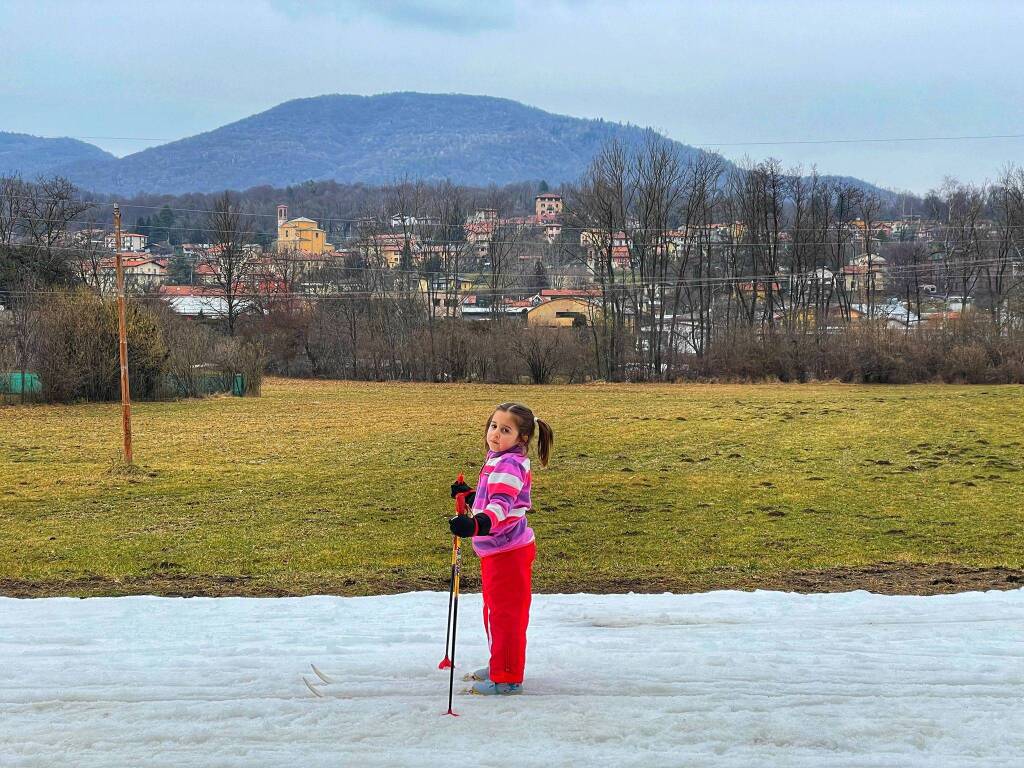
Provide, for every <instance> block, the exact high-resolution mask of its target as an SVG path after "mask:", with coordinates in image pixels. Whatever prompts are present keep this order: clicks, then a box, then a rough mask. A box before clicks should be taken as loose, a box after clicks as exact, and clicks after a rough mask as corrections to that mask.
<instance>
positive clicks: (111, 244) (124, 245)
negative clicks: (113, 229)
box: [103, 232, 149, 253]
mask: <svg viewBox="0 0 1024 768" xmlns="http://www.w3.org/2000/svg"><path fill="white" fill-rule="evenodd" d="M148 243H149V238H148V237H146V236H145V235H140V234H138V233H137V232H122V233H121V252H122V253H123V252H124V251H131V252H132V253H141V252H142V251H145V250H146V245H147V244H148ZM103 245H104V247H105V248H106V249H107V250H108V251H113V250H115V249H116V248H117V237H115V236H114V235H107V236H106V237H104V238H103Z"/></svg>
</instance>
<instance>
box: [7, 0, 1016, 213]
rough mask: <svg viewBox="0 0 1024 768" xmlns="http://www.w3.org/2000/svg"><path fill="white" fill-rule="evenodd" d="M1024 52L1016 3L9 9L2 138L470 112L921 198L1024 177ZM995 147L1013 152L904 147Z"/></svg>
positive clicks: (159, 132) (138, 141)
mask: <svg viewBox="0 0 1024 768" xmlns="http://www.w3.org/2000/svg"><path fill="white" fill-rule="evenodd" d="M1022 40H1024V3H1021V2H1015V1H1001V0H971V1H965V2H949V1H947V0H921V1H920V2H918V1H911V0H902V1H900V0H891V1H890V2H874V1H873V0H860V1H859V2H850V1H849V0H845V1H843V2H838V1H834V0H775V1H769V0H717V1H716V2H702V1H698V0H694V1H693V2H684V1H681V0H680V1H677V2H669V1H667V0H666V1H664V2H655V1H654V0H650V1H648V2H635V1H631V0H619V2H606V1H605V0H521V1H518V2H500V1H499V0H494V2H480V0H435V1H433V2H427V0H391V1H390V2H389V1H388V0H371V1H369V2H359V1H358V0H245V2H233V1H232V0H219V1H218V2H208V1H203V2H193V0H174V1H173V2H170V1H167V2H162V1H160V0H152V1H150V2H145V3H125V2H110V1H108V0H31V1H28V0H25V1H23V0H0V41H2V42H0V130H5V131H15V132H21V133H31V134H34V135H38V136H73V137H76V138H82V139H83V140H86V141H89V142H91V143H93V144H96V145H97V146H100V147H102V148H104V149H106V150H108V151H110V152H113V153H114V154H117V155H125V154H129V153H131V152H135V151H139V150H141V149H144V148H145V147H147V146H153V145H155V144H161V143H164V142H166V141H169V140H174V139H179V138H183V137H186V136H191V135H194V134H196V133H200V132H203V131H207V130H211V129H214V128H217V127H219V126H221V125H224V124H225V123H228V122H232V121H234V120H239V119H241V118H244V117H247V116H249V115H251V114H255V113H257V112H260V111H263V110H265V109H268V108H270V107H272V106H274V105H276V104H279V103H281V102H283V101H287V100H289V99H294V98H299V97H307V96H316V95H320V94H325V93H353V94H361V95H370V94H375V93H385V92H389V91H421V92H429V93H469V94H479V95H488V96H500V97H505V98H510V99H515V100H517V101H521V102H523V103H526V104H529V105H531V106H535V107H540V108H541V109H545V110H548V111H550V112H555V113H559V114H565V115H572V116H576V117H594V118H597V117H600V118H604V119H606V120H614V121H620V122H630V123H633V124H637V125H641V126H650V127H652V128H655V129H657V130H659V131H661V132H662V133H664V134H666V135H667V136H669V137H671V138H673V139H676V140H678V141H682V142H684V143H687V144H693V145H696V146H703V147H708V148H711V149H716V150H718V151H720V152H721V153H722V154H724V155H725V156H726V157H728V158H730V159H733V160H743V159H745V158H749V159H752V160H759V159H763V158H766V157H775V158H778V159H779V160H781V161H782V162H783V163H784V164H785V165H786V166H788V167H795V166H798V165H799V166H800V167H802V168H803V170H805V171H807V170H809V169H810V168H811V167H812V166H816V167H817V168H818V170H819V171H821V172H823V173H834V174H842V175H850V176H857V177H859V178H862V179H865V180H867V181H871V182H874V183H877V184H880V185H882V186H886V187H890V188H894V189H899V190H910V191H913V192H918V193H922V192H925V191H927V190H928V189H930V188H933V187H936V186H938V185H939V184H941V183H942V181H943V179H944V177H947V176H952V177H956V178H958V179H960V180H962V181H969V182H975V183H982V182H984V181H986V180H993V179H995V178H997V177H998V175H999V174H1000V172H1001V171H1002V170H1003V169H1004V167H1005V166H1006V165H1007V164H1008V163H1017V164H1024V72H1022V70H1024V58H1022V57H1021V55H1020V49H1021V45H1022V43H1021V41H1022ZM981 136H1012V138H989V139H981V138H970V139H963V138H961V139H958V140H953V141H947V140H939V141H917V140H915V141H891V140H892V139H921V138H947V137H981ZM864 139H873V140H877V139H885V140H886V141H862V140H864ZM851 140H855V141H851ZM804 142H832V143H804Z"/></svg>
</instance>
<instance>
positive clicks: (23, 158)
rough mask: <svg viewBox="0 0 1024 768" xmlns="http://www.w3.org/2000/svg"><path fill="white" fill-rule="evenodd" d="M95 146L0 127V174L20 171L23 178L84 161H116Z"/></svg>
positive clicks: (48, 174) (53, 172)
mask: <svg viewBox="0 0 1024 768" xmlns="http://www.w3.org/2000/svg"><path fill="white" fill-rule="evenodd" d="M116 160H117V158H115V157H114V156H113V155H111V154H110V153H108V152H104V151H103V150H102V149H100V148H99V147H94V146H93V145H92V144H87V143H86V142H84V141H78V140H77V139H43V138H40V137H38V136H29V135H28V134H27V133H5V132H3V131H0V176H2V175H5V174H11V173H20V174H21V176H22V177H23V178H25V179H27V180H32V179H34V178H35V177H36V176H40V175H44V176H52V175H55V174H60V173H63V172H64V171H65V170H66V169H67V168H68V167H70V166H76V165H79V164H84V163H100V164H102V163H105V162H110V161H116Z"/></svg>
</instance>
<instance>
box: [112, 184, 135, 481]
mask: <svg viewBox="0 0 1024 768" xmlns="http://www.w3.org/2000/svg"><path fill="white" fill-rule="evenodd" d="M114 264H115V265H116V269H117V336H118V351H119V353H120V357H121V431H122V432H123V434H124V462H125V464H131V463H132V395H131V388H130V387H129V384H128V328H127V323H126V321H125V296H124V266H123V265H122V264H121V208H120V207H119V206H118V204H117V203H114Z"/></svg>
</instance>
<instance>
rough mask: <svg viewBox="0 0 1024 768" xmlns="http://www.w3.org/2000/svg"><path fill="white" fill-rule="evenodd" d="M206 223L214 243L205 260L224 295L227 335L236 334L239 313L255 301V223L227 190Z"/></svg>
mask: <svg viewBox="0 0 1024 768" xmlns="http://www.w3.org/2000/svg"><path fill="white" fill-rule="evenodd" d="M207 226H208V228H209V230H210V239H211V244H210V247H209V248H208V249H206V251H205V253H204V254H203V256H202V259H203V261H204V262H205V263H206V264H208V265H209V266H210V267H212V271H213V282H214V284H215V285H216V286H217V287H218V288H220V290H221V292H222V295H223V297H224V303H225V320H226V322H227V329H228V335H229V336H232V337H233V336H234V335H235V330H236V326H237V324H238V318H239V316H240V315H241V314H242V313H243V312H244V311H246V309H247V308H248V307H249V306H250V305H251V303H252V299H251V295H252V293H253V282H252V278H253V275H254V273H255V270H256V266H257V259H256V257H255V256H254V254H253V250H252V248H251V247H250V246H251V245H252V225H251V222H250V221H249V218H248V217H246V216H244V215H242V213H241V211H239V209H238V205H237V204H236V203H235V202H234V201H233V200H232V198H231V195H230V194H229V193H228V192H225V193H224V194H223V195H221V196H220V197H218V198H217V200H216V201H215V202H214V206H213V212H212V213H210V215H209V219H208V224H207Z"/></svg>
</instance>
